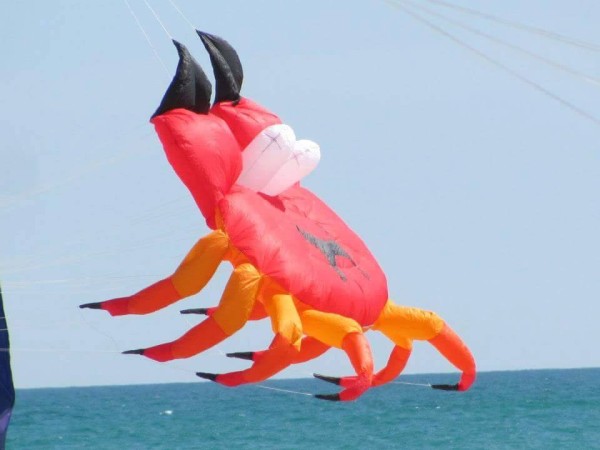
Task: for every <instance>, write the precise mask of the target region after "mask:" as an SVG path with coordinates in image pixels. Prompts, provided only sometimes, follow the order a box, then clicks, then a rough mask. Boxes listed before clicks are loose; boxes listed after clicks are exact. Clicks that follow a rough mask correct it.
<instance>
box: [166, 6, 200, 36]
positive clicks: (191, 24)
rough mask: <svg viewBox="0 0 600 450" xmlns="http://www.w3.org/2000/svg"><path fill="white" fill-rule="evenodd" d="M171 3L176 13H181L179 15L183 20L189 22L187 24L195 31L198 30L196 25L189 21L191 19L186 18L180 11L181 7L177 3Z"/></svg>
mask: <svg viewBox="0 0 600 450" xmlns="http://www.w3.org/2000/svg"><path fill="white" fill-rule="evenodd" d="M169 3H170V4H171V6H172V7H173V8H174V9H175V11H177V12H178V13H179V15H180V16H181V17H182V18H183V20H185V21H186V22H187V24H188V25H189V26H190V27H192V29H193V30H196V27H195V26H194V24H193V23H192V22H190V21H189V19H188V18H187V17H186V15H185V14H183V12H182V11H181V9H179V7H178V6H177V5H176V4H175V2H174V1H173V0H169Z"/></svg>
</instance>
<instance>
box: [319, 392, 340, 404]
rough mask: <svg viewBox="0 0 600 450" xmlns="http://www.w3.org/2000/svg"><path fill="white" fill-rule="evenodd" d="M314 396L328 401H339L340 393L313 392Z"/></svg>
mask: <svg viewBox="0 0 600 450" xmlns="http://www.w3.org/2000/svg"><path fill="white" fill-rule="evenodd" d="M315 398H318V399H320V400H329V401H330V402H339V401H340V400H341V399H340V394H315Z"/></svg>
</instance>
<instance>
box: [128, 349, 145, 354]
mask: <svg viewBox="0 0 600 450" xmlns="http://www.w3.org/2000/svg"><path fill="white" fill-rule="evenodd" d="M143 354H144V349H143V348H138V349H136V350H125V351H124V352H123V355H143Z"/></svg>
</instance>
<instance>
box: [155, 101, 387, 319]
mask: <svg viewBox="0 0 600 450" xmlns="http://www.w3.org/2000/svg"><path fill="white" fill-rule="evenodd" d="M152 122H153V123H154V125H155V127H156V131H157V133H158V135H159V137H160V139H161V141H162V143H163V146H164V148H165V152H166V154H167V158H168V160H169V162H170V163H171V165H172V166H173V168H174V169H175V172H176V173H177V174H178V175H179V177H180V178H181V180H182V181H183V182H184V183H185V185H186V186H187V187H188V189H189V190H190V192H191V193H192V195H193V197H194V199H195V200H196V203H197V204H198V206H199V208H200V210H201V211H202V214H203V215H204V217H205V219H206V222H207V224H208V225H209V226H210V227H211V228H215V226H216V224H215V211H216V208H218V209H219V210H220V212H221V214H222V216H223V220H224V224H225V231H226V232H227V234H228V235H229V237H230V239H231V242H232V244H233V245H234V246H235V247H236V248H237V249H238V250H240V251H241V252H242V253H243V254H244V255H245V256H246V257H247V258H248V259H249V260H250V261H251V262H252V264H254V265H255V266H256V267H257V269H258V270H259V271H260V272H261V273H263V274H266V275H269V276H270V277H272V278H273V279H274V280H275V281H277V282H278V283H279V284H281V285H282V286H283V287H284V288H285V289H286V290H288V291H289V292H290V293H292V294H293V295H294V296H295V297H296V298H298V299H299V300H300V301H302V302H303V303H306V304H308V305H310V306H312V307H313V308H315V309H317V310H319V311H324V312H332V313H337V314H341V315H343V316H345V317H350V318H352V319H354V320H356V321H357V322H359V323H360V324H361V325H371V324H372V323H373V322H374V321H375V320H376V319H377V317H378V315H379V313H380V312H381V310H382V309H383V306H384V305H385V302H386V301H387V298H388V294H387V282H386V279H385V275H384V274H383V271H382V270H381V268H380V267H379V265H378V264H377V262H376V261H375V259H374V258H373V256H372V255H371V253H370V252H369V250H368V249H367V247H366V246H365V245H364V243H363V242H362V241H361V239H360V238H359V237H358V236H357V235H356V234H355V233H354V232H353V231H352V230H350V228H348V227H347V226H346V224H345V223H344V222H343V221H342V220H341V219H340V218H339V217H338V216H337V215H336V214H335V213H334V212H333V211H332V210H331V209H330V208H329V207H327V205H325V204H324V203H323V202H322V201H321V200H320V199H319V198H318V197H317V196H315V195H314V194H312V193H311V192H310V191H308V190H306V189H304V188H302V187H300V186H299V185H298V184H297V185H295V186H293V187H291V188H290V189H288V190H287V191H285V192H283V193H282V194H280V195H278V196H276V197H269V196H266V195H264V194H259V193H256V192H253V191H250V190H248V189H246V188H243V187H241V186H238V185H235V184H234V183H235V181H236V180H237V178H238V176H239V174H240V171H241V168H242V158H241V152H242V151H243V149H244V148H245V147H246V146H247V145H248V143H249V142H250V141H251V140H252V139H253V138H254V137H255V136H256V135H257V134H258V133H259V132H260V131H262V130H263V129H264V128H266V127H267V126H270V125H273V124H276V123H280V121H279V118H278V117H277V116H276V115H274V114H273V113H271V112H269V111H268V110H266V109H265V108H263V107H262V106H260V105H258V104H256V103H254V102H252V101H251V100H248V99H245V98H242V99H241V100H240V101H239V102H238V103H232V102H223V103H220V104H217V105H215V106H214V107H213V108H212V109H211V111H210V112H209V114H196V113H193V112H190V111H187V110H183V109H175V110H172V111H169V112H167V113H165V114H162V115H160V116H157V117H155V118H154V119H153V120H152ZM307 235H309V236H310V238H307V237H306V236H307ZM313 238H314V239H317V240H319V241H320V242H321V243H335V244H336V245H338V246H339V248H341V249H342V251H343V252H344V253H346V254H347V256H343V255H338V256H335V264H332V263H331V261H330V260H328V258H327V256H326V255H325V254H324V252H323V251H322V250H320V249H319V248H318V247H317V246H315V245H314V243H311V242H310V239H313Z"/></svg>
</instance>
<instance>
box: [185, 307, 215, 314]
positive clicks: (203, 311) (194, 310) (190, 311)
mask: <svg viewBox="0 0 600 450" xmlns="http://www.w3.org/2000/svg"><path fill="white" fill-rule="evenodd" d="M179 312H180V313H181V314H204V315H207V314H208V308H191V309H182V310H181V311H179Z"/></svg>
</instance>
